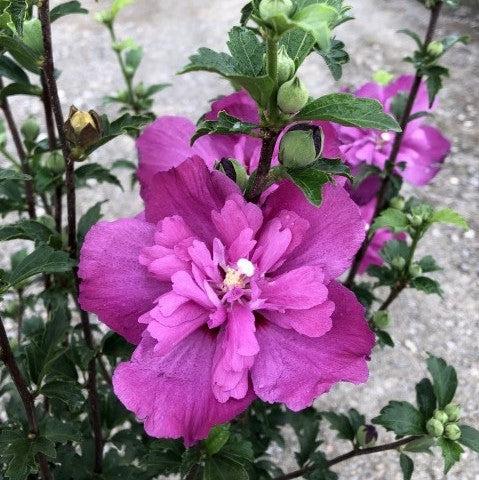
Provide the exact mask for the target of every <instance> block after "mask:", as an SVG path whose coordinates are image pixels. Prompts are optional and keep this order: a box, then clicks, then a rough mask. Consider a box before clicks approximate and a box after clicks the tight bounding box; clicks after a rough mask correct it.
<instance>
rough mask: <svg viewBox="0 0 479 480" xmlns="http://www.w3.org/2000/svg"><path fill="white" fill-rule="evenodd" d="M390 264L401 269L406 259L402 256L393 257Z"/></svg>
mask: <svg viewBox="0 0 479 480" xmlns="http://www.w3.org/2000/svg"><path fill="white" fill-rule="evenodd" d="M391 265H392V266H393V267H394V268H397V269H398V270H402V269H403V268H404V267H405V266H406V260H405V259H404V258H403V257H399V256H397V257H394V258H393V260H392V262H391Z"/></svg>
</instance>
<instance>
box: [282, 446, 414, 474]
mask: <svg viewBox="0 0 479 480" xmlns="http://www.w3.org/2000/svg"><path fill="white" fill-rule="evenodd" d="M416 438H418V437H406V438H402V439H401V440H397V441H395V442H392V443H386V444H384V445H378V446H377V447H369V448H355V449H354V450H351V451H349V452H348V453H345V454H343V455H339V456H338V457H335V458H333V459H331V460H328V462H327V466H328V467H332V466H334V465H337V464H338V463H341V462H344V461H346V460H349V459H351V458H354V457H360V456H362V455H370V454H372V453H380V452H387V451H388V450H396V449H397V448H399V447H402V446H403V445H406V444H407V443H409V442H411V441H413V440H415V439H416ZM316 469H317V467H315V466H309V467H304V468H301V469H300V470H296V471H295V472H291V473H288V474H286V475H282V476H280V477H276V478H275V479H274V480H292V479H293V478H298V477H302V476H304V475H307V474H309V473H312V472H314V471H315V470H316Z"/></svg>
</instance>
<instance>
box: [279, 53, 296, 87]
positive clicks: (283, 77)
mask: <svg viewBox="0 0 479 480" xmlns="http://www.w3.org/2000/svg"><path fill="white" fill-rule="evenodd" d="M294 72H296V64H295V63H294V60H293V59H292V58H291V57H290V56H289V55H288V52H287V51H286V48H285V46H284V45H281V47H280V49H279V51H278V83H279V85H282V84H283V83H284V82H287V81H288V80H289V79H290V78H291V77H292V76H293V75H294Z"/></svg>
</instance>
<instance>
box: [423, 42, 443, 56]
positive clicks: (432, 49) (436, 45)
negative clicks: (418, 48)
mask: <svg viewBox="0 0 479 480" xmlns="http://www.w3.org/2000/svg"><path fill="white" fill-rule="evenodd" d="M443 52H444V45H443V44H442V42H437V41H434V42H431V43H430V44H429V45H428V46H427V53H428V54H429V55H431V57H435V58H437V57H439V56H441V55H442V54H443Z"/></svg>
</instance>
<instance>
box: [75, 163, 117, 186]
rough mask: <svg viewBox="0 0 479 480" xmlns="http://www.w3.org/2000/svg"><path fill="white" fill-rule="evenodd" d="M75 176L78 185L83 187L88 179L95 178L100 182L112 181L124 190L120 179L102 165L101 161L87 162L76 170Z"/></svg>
mask: <svg viewBox="0 0 479 480" xmlns="http://www.w3.org/2000/svg"><path fill="white" fill-rule="evenodd" d="M75 176H76V181H77V187H83V186H85V185H86V181H87V180H89V179H93V180H96V181H97V182H99V183H111V184H112V185H116V186H117V187H120V188H121V189H122V190H123V187H122V185H121V183H120V180H118V178H117V177H115V175H113V174H112V173H111V172H110V170H108V169H106V168H105V167H102V166H101V165H100V164H99V163H86V164H85V165H82V166H81V167H79V168H77V169H76V170H75Z"/></svg>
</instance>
